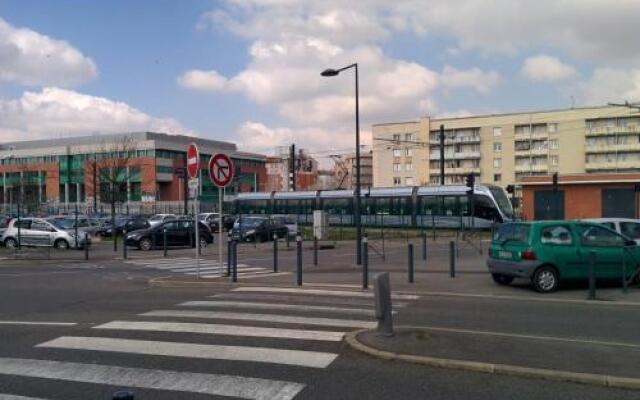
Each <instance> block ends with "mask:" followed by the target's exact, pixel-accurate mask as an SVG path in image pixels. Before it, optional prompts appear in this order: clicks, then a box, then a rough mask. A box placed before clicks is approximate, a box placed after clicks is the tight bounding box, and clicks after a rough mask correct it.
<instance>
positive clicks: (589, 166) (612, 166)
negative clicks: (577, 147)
mask: <svg viewBox="0 0 640 400" xmlns="http://www.w3.org/2000/svg"><path fill="white" fill-rule="evenodd" d="M585 168H586V170H587V171H593V170H608V171H616V170H621V169H636V170H640V162H638V160H632V161H587V163H586V166H585Z"/></svg>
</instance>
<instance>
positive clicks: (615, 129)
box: [585, 124, 640, 136]
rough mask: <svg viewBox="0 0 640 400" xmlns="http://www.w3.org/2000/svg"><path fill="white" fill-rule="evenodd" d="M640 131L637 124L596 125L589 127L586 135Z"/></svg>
mask: <svg viewBox="0 0 640 400" xmlns="http://www.w3.org/2000/svg"><path fill="white" fill-rule="evenodd" d="M638 133H640V127H638V126H637V125H635V124H629V125H627V126H596V127H592V128H587V129H586V131H585V135H586V136H607V135H615V134H618V135H633V134H638Z"/></svg>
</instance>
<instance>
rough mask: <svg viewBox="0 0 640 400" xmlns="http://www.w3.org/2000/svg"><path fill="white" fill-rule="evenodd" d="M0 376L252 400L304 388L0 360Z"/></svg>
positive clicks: (283, 399) (285, 397) (284, 396)
mask: <svg viewBox="0 0 640 400" xmlns="http://www.w3.org/2000/svg"><path fill="white" fill-rule="evenodd" d="M0 374H4V375H19V376H27V377H34V378H45V379H57V380H63V381H71V382H83V383H96V384H101V385H113V386H121V387H133V388H145V389H159V390H168V391H177V392H187V393H201V394H208V395H212V396H229V397H237V398H241V399H255V400H273V399H278V400H289V399H293V398H294V397H295V396H296V395H297V394H298V393H299V392H300V391H301V390H302V389H304V387H305V385H303V384H300V383H294V382H286V381H278V380H272V379H259V378H249V377H240V376H231V375H217V374H201V373H188V372H178V371H163V370H155V369H142V368H125V367H116V366H110V365H94V364H82V363H74V362H61V361H46V360H31V359H19V358H0ZM90 398H93V397H90Z"/></svg>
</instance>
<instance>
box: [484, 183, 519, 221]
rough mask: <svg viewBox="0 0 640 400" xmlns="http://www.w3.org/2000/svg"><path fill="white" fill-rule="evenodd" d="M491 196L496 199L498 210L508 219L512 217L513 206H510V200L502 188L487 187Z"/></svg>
mask: <svg viewBox="0 0 640 400" xmlns="http://www.w3.org/2000/svg"><path fill="white" fill-rule="evenodd" d="M489 190H490V191H491V194H492V195H493V198H494V199H495V200H496V203H497V204H498V207H499V208H500V211H502V214H504V216H505V217H507V218H509V219H513V207H512V206H511V202H510V201H509V199H508V198H507V195H506V194H505V192H504V190H503V189H502V188H499V187H489Z"/></svg>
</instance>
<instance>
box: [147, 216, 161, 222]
mask: <svg viewBox="0 0 640 400" xmlns="http://www.w3.org/2000/svg"><path fill="white" fill-rule="evenodd" d="M162 218H164V215H154V216H153V217H151V218H149V221H162Z"/></svg>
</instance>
